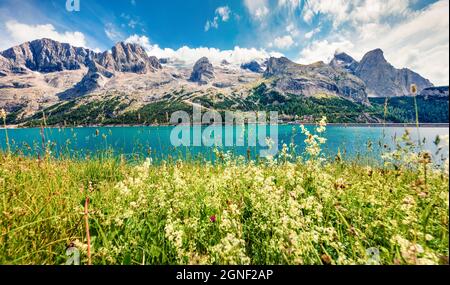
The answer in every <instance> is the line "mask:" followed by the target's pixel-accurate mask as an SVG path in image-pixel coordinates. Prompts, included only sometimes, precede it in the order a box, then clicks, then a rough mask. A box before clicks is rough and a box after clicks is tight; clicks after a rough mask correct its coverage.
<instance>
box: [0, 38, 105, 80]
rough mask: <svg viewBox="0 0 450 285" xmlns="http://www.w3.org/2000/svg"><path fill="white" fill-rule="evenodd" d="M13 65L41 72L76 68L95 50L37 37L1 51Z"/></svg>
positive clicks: (93, 55)
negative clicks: (37, 38)
mask: <svg viewBox="0 0 450 285" xmlns="http://www.w3.org/2000/svg"><path fill="white" fill-rule="evenodd" d="M1 54H2V55H3V56H4V57H5V58H7V59H9V60H10V61H11V62H12V63H13V66H14V67H15V68H16V69H17V68H22V69H29V70H32V71H38V72H43V73H50V72H56V71H63V70H77V69H80V68H81V66H85V65H86V61H87V60H88V59H89V58H94V57H95V56H96V54H95V52H93V51H91V50H89V49H86V48H80V47H73V46H71V45H70V44H66V43H60V42H57V41H54V40H51V39H46V38H44V39H39V40H34V41H31V42H26V43H23V44H21V45H19V46H16V47H12V48H10V49H8V50H6V51H4V52H2V53H1Z"/></svg>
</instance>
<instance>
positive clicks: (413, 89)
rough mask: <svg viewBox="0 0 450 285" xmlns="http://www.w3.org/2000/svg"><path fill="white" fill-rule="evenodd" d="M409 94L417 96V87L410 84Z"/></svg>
mask: <svg viewBox="0 0 450 285" xmlns="http://www.w3.org/2000/svg"><path fill="white" fill-rule="evenodd" d="M411 94H412V95H414V96H416V95H417V85H416V84H411Z"/></svg>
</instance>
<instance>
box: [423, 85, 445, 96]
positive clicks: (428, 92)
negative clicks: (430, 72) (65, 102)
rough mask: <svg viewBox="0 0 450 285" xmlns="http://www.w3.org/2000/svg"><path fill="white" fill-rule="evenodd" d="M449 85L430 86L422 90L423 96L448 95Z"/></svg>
mask: <svg viewBox="0 0 450 285" xmlns="http://www.w3.org/2000/svg"><path fill="white" fill-rule="evenodd" d="M448 93H449V92H448V86H439V87H429V88H425V89H424V90H422V92H420V95H421V96H436V97H448V96H449V95H448Z"/></svg>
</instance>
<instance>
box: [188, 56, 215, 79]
mask: <svg viewBox="0 0 450 285" xmlns="http://www.w3.org/2000/svg"><path fill="white" fill-rule="evenodd" d="M214 78H215V75H214V67H213V65H212V64H211V63H210V62H209V60H208V58H206V57H202V58H200V59H199V60H198V61H197V62H196V63H195V65H194V68H193V70H192V73H191V77H190V80H191V81H192V82H197V83H198V84H200V85H205V84H208V83H209V82H210V81H211V80H212V79H214Z"/></svg>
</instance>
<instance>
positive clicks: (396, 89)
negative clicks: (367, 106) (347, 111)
mask: <svg viewBox="0 0 450 285" xmlns="http://www.w3.org/2000/svg"><path fill="white" fill-rule="evenodd" d="M330 65H331V66H332V67H333V68H335V69H342V70H345V71H347V72H350V73H352V74H354V75H356V76H357V77H359V78H360V79H361V80H362V81H364V83H365V84H366V86H367V91H368V93H369V95H370V96H372V97H397V96H407V95H410V87H411V85H412V84H416V85H417V87H418V89H419V91H421V90H423V89H425V88H428V87H432V86H433V84H432V83H431V82H430V81H429V80H427V79H425V78H423V77H422V76H421V75H420V74H418V73H416V72H414V71H412V70H410V69H407V68H403V69H396V68H395V67H393V66H392V65H391V64H390V63H389V62H388V61H387V60H386V58H385V57H384V53H383V51H382V50H381V49H375V50H373V51H370V52H368V53H367V54H366V55H365V56H364V57H363V59H362V60H361V62H357V61H356V60H354V59H353V58H352V57H351V56H349V55H347V54H345V53H338V54H336V55H335V56H334V58H333V60H332V61H331V62H330Z"/></svg>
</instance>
